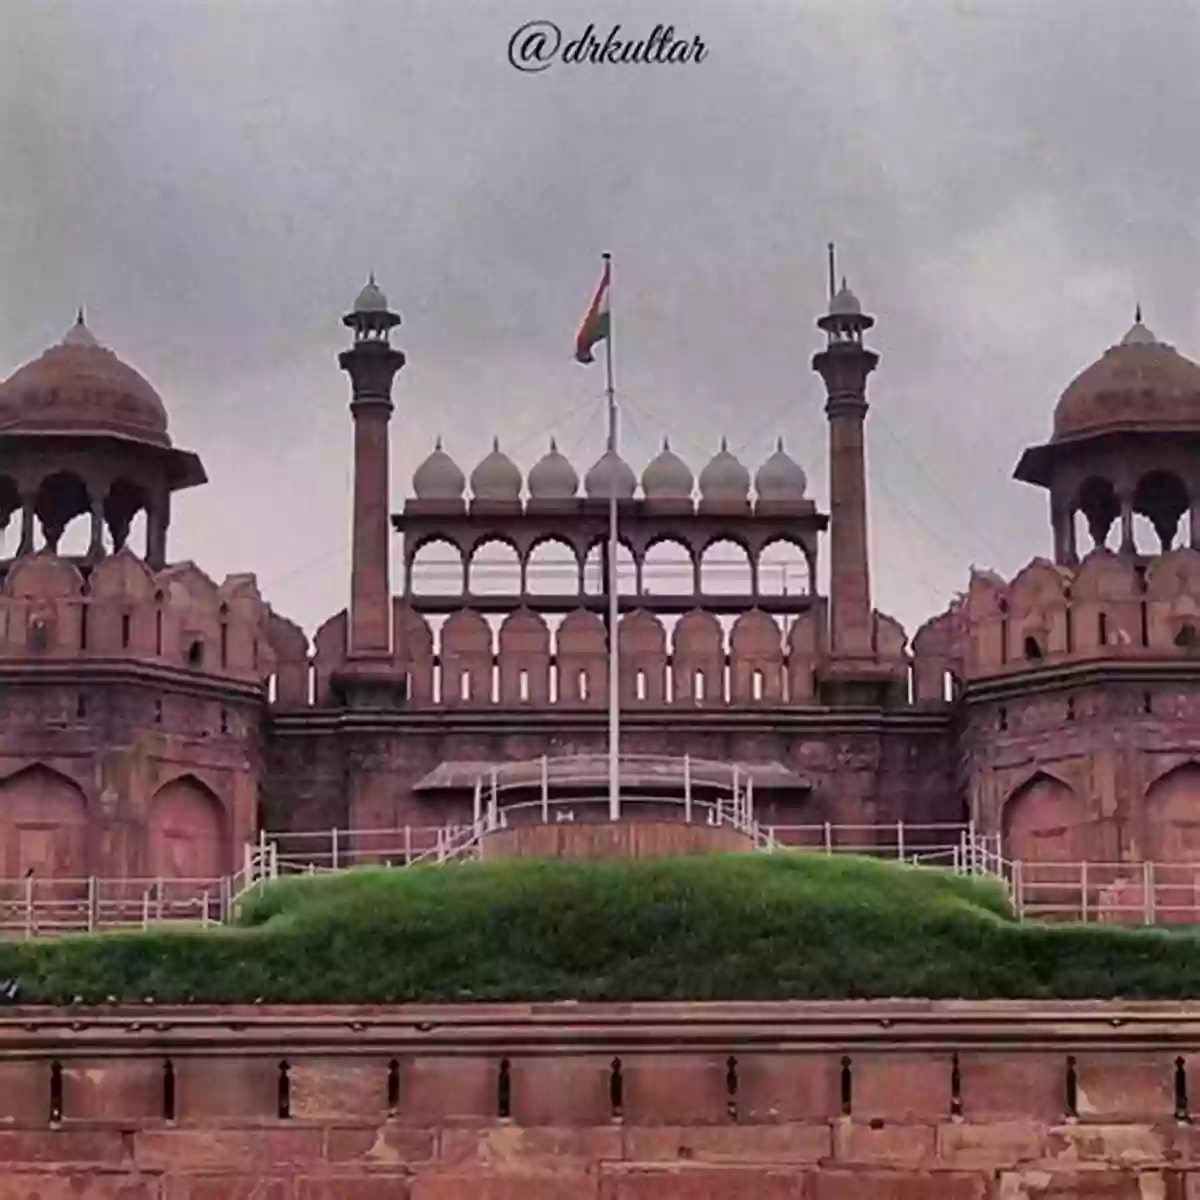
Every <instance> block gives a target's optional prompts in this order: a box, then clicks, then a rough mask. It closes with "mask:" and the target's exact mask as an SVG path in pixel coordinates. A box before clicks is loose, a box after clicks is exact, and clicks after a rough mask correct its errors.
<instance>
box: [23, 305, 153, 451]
mask: <svg viewBox="0 0 1200 1200" xmlns="http://www.w3.org/2000/svg"><path fill="white" fill-rule="evenodd" d="M0 433H4V434H24V433H64V434H65V433H70V434H80V433H81V434H89V433H90V434H106V435H109V436H115V437H120V438H123V439H127V440H133V441H140V442H152V443H154V444H155V445H158V446H170V444H171V438H170V436H169V434H168V432H167V410H166V408H165V407H164V405H163V402H162V398H161V397H160V396H159V394H158V393H157V392H156V391H155V390H154V388H152V387H151V386H150V384H149V383H148V382H147V381H146V380H145V379H144V378H143V377H142V376H141V375H140V374H139V373H138V372H137V371H135V370H134V369H133V367H131V366H129V364H128V363H125V362H122V361H121V360H120V359H119V358H118V357H117V356H116V355H115V354H114V353H113V352H112V351H111V350H109V349H107V348H105V347H104V346H101V345H100V343H99V342H97V341H96V339H95V337H94V336H93V335H92V331H91V330H90V329H89V328H88V327H87V325H86V324H85V323H84V319H83V310H82V309H81V310H80V312H79V315H78V316H77V317H76V320H75V324H74V325H73V326H72V327H71V329H70V330H69V331H68V332H67V334H66V336H65V337H64V338H63V340H62V341H61V342H59V344H58V345H57V346H51V347H50V349H49V350H47V351H46V352H45V353H44V354H42V355H41V357H40V358H36V359H34V360H33V361H32V362H29V363H26V364H25V365H24V366H23V367H20V368H18V369H17V370H16V371H15V372H14V373H13V374H12V375H10V376H9V377H8V378H7V379H6V380H5V381H4V382H3V383H0Z"/></svg>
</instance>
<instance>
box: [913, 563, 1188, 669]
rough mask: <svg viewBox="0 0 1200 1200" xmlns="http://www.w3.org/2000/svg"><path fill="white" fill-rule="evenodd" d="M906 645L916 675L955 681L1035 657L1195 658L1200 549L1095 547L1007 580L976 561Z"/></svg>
mask: <svg viewBox="0 0 1200 1200" xmlns="http://www.w3.org/2000/svg"><path fill="white" fill-rule="evenodd" d="M913 653H914V662H915V663H916V664H917V671H918V674H923V675H925V676H930V677H931V676H932V675H935V674H936V673H938V672H945V673H949V674H950V675H952V676H953V679H954V682H955V685H956V686H957V685H960V684H962V683H964V682H969V681H971V680H976V679H984V678H991V677H995V676H999V675H1004V674H1014V673H1017V672H1025V671H1029V670H1031V669H1036V668H1037V667H1038V666H1039V665H1041V664H1045V665H1047V666H1051V665H1065V664H1068V663H1073V662H1081V663H1082V662H1087V661H1098V660H1124V661H1137V660H1149V659H1153V660H1168V661H1170V660H1177V661H1188V660H1191V659H1194V658H1196V656H1197V654H1198V653H1200V551H1196V550H1192V549H1187V548H1185V549H1179V550H1172V551H1169V552H1168V553H1166V554H1160V555H1157V556H1156V557H1153V558H1149V559H1136V558H1133V557H1130V556H1128V555H1118V554H1114V553H1113V552H1112V551H1111V550H1105V549H1096V550H1093V551H1092V552H1091V553H1090V554H1088V555H1087V557H1086V558H1084V559H1083V560H1082V561H1081V562H1080V563H1079V565H1078V566H1077V567H1064V566H1056V565H1055V564H1053V563H1051V562H1049V561H1048V560H1046V559H1042V558H1035V559H1034V560H1033V561H1032V562H1031V563H1029V564H1028V565H1027V566H1025V567H1023V568H1022V569H1021V570H1020V571H1019V572H1018V573H1017V574H1016V575H1015V576H1014V577H1013V578H1012V580H1011V581H1006V580H1004V579H1003V578H1001V577H1000V576H999V575H997V574H995V573H994V572H991V571H981V570H978V569H975V570H973V571H972V573H971V580H970V584H969V586H968V589H967V592H966V594H965V595H963V596H960V597H959V598H958V599H956V600H955V601H954V603H953V604H952V605H951V606H950V607H949V609H947V610H946V612H944V613H942V614H941V615H940V616H938V617H935V618H934V619H933V620H932V621H929V622H927V623H926V624H925V625H923V626H922V627H921V629H920V630H918V632H917V634H916V636H915V637H914V638H913ZM929 683H930V679H929V678H926V680H925V684H926V686H929Z"/></svg>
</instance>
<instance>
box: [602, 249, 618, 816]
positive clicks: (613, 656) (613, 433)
mask: <svg viewBox="0 0 1200 1200" xmlns="http://www.w3.org/2000/svg"><path fill="white" fill-rule="evenodd" d="M603 258H604V275H605V279H606V280H607V282H608V297H607V300H608V336H607V337H606V338H605V339H604V372H605V395H606V396H607V398H608V449H609V452H610V453H611V454H612V455H614V457H615V456H616V454H617V396H616V389H615V388H614V386H613V355H612V344H613V317H612V255H611V254H605V255H603ZM619 591H620V590H619V588H618V587H617V473H616V471H615V470H614V471H612V472H610V488H609V496H608V819H609V820H610V821H619V820H620V819H621V679H620V668H619V664H620V657H619V653H618V648H617V625H618V623H619V620H620V611H621V610H620V597H619Z"/></svg>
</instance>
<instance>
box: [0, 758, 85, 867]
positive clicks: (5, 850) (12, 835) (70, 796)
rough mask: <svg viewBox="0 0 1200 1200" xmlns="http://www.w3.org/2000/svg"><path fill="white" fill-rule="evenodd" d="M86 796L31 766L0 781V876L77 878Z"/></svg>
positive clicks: (52, 774)
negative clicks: (0, 874)
mask: <svg viewBox="0 0 1200 1200" xmlns="http://www.w3.org/2000/svg"><path fill="white" fill-rule="evenodd" d="M87 823H88V808H87V798H86V796H85V795H84V793H83V789H82V788H81V787H80V786H79V785H78V784H77V783H76V782H75V781H74V780H72V779H70V778H69V777H68V776H66V775H63V774H62V773H61V772H59V771H55V770H53V769H52V768H50V767H48V766H45V765H44V764H42V763H33V764H31V765H29V766H27V767H22V768H21V769H20V770H18V771H14V772H13V773H12V774H11V775H8V776H6V777H5V778H4V779H3V780H0V873H3V875H4V876H6V877H8V878H21V877H24V876H26V875H28V874H30V873H32V875H33V876H34V877H35V878H38V879H83V878H85V877H86V875H87V873H88V871H87Z"/></svg>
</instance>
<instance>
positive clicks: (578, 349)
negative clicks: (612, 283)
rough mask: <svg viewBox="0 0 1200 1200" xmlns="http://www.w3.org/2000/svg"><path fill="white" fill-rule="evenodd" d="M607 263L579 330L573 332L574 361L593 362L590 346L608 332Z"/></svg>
mask: <svg viewBox="0 0 1200 1200" xmlns="http://www.w3.org/2000/svg"><path fill="white" fill-rule="evenodd" d="M609 269H610V268H609V263H608V262H607V261H606V262H605V264H604V274H603V275H601V276H600V282H599V284H597V285H596V294H595V295H594V296H593V297H592V302H591V304H589V305H588V310H587V313H586V314H585V316H584V318H583V321H582V322H581V323H580V326H579V331H578V332H577V333H576V334H575V361H576V362H581V363H590V362H595V361H596V360H595V359H594V358H593V357H592V347H593V346H594V345H595V344H596V343H597V342H602V341H603V340H604V339H605V338H606V337H608V333H609V320H608V275H609Z"/></svg>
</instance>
